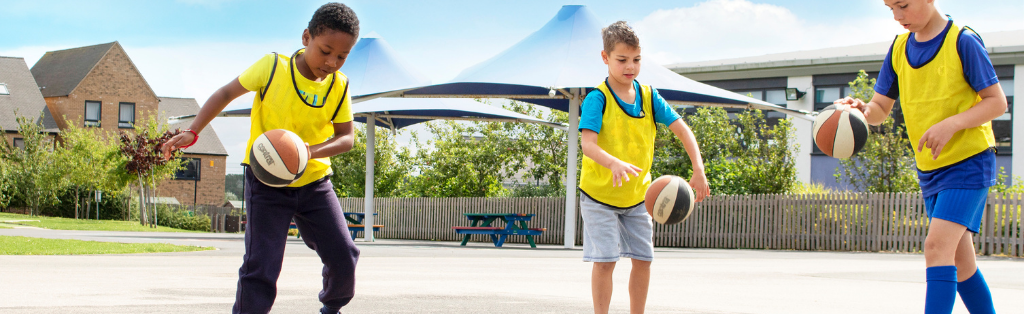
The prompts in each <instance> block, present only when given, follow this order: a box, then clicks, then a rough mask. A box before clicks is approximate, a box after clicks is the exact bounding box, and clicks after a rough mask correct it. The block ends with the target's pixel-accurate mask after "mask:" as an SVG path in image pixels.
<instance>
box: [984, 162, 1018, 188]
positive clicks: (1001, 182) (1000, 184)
mask: <svg viewBox="0 0 1024 314" xmlns="http://www.w3.org/2000/svg"><path fill="white" fill-rule="evenodd" d="M1007 177H1009V175H1007V174H1006V169H1005V168H1003V167H999V173H998V174H996V185H993V186H992V187H990V188H989V189H988V191H989V193H1000V194H1020V193H1024V180H1021V178H1020V177H1019V176H1016V177H1014V178H1013V183H1012V185H1006V178H1007Z"/></svg>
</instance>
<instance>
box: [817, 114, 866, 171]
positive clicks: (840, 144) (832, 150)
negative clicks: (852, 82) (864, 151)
mask: <svg viewBox="0 0 1024 314" xmlns="http://www.w3.org/2000/svg"><path fill="white" fill-rule="evenodd" d="M813 136H814V144H815V145H818V149H821V151H822V152H823V153H825V155H829V156H832V157H835V158H850V156H853V155H854V154H857V152H859V151H860V149H861V148H864V143H867V141H868V123H867V121H866V120H864V114H863V113H861V112H860V110H857V109H853V108H850V107H849V106H846V105H830V106H828V107H825V109H822V110H821V111H820V112H818V117H817V118H815V119H814V133H813Z"/></svg>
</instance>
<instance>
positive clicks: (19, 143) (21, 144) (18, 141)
mask: <svg viewBox="0 0 1024 314" xmlns="http://www.w3.org/2000/svg"><path fill="white" fill-rule="evenodd" d="M14 148H17V149H25V139H24V138H20V137H16V138H14Z"/></svg>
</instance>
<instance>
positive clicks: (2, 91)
mask: <svg viewBox="0 0 1024 314" xmlns="http://www.w3.org/2000/svg"><path fill="white" fill-rule="evenodd" d="M10 94H11V91H10V90H8V89H7V84H5V83H0V95H10Z"/></svg>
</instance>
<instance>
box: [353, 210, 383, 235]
mask: <svg viewBox="0 0 1024 314" xmlns="http://www.w3.org/2000/svg"><path fill="white" fill-rule="evenodd" d="M364 218H366V213H356V212H345V220H346V221H348V232H350V233H352V240H355V239H356V235H357V234H359V233H360V232H363V231H364V230H365V228H366V225H364V224H363V219H364ZM373 220H377V213H373ZM381 227H384V225H378V224H374V225H373V232H377V231H380V228H381Z"/></svg>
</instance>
